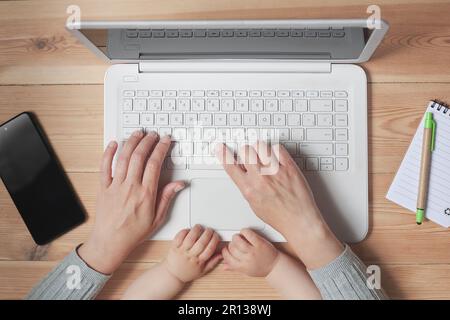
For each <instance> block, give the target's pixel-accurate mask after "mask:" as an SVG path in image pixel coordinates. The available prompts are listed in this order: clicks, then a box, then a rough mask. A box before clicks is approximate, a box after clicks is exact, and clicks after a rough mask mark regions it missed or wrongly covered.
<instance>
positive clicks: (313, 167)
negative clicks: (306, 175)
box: [305, 158, 319, 171]
mask: <svg viewBox="0 0 450 320" xmlns="http://www.w3.org/2000/svg"><path fill="white" fill-rule="evenodd" d="M305 168H306V170H308V171H317V170H319V159H318V158H306V159H305Z"/></svg>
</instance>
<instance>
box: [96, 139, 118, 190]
mask: <svg viewBox="0 0 450 320" xmlns="http://www.w3.org/2000/svg"><path fill="white" fill-rule="evenodd" d="M116 151H117V142H115V141H111V142H110V143H109V144H108V146H107V147H106V149H105V152H103V157H102V162H101V165H100V185H101V187H102V188H107V187H109V185H110V184H111V182H112V162H113V159H114V155H115V154H116Z"/></svg>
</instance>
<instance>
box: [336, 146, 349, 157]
mask: <svg viewBox="0 0 450 320" xmlns="http://www.w3.org/2000/svg"><path fill="white" fill-rule="evenodd" d="M336 155H337V156H348V144H346V143H336Z"/></svg>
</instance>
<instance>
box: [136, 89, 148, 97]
mask: <svg viewBox="0 0 450 320" xmlns="http://www.w3.org/2000/svg"><path fill="white" fill-rule="evenodd" d="M137 96H138V97H148V91H147V90H138V91H137Z"/></svg>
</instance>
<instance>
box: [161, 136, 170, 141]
mask: <svg viewBox="0 0 450 320" xmlns="http://www.w3.org/2000/svg"><path fill="white" fill-rule="evenodd" d="M170 140H172V137H171V136H170V135H165V136H164V137H162V138H161V141H163V142H169V141H170Z"/></svg>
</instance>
